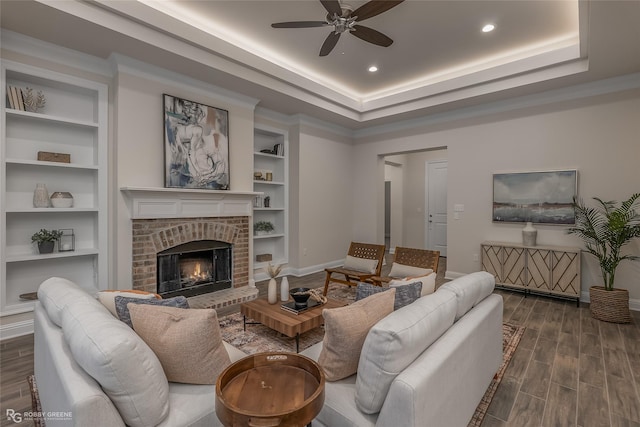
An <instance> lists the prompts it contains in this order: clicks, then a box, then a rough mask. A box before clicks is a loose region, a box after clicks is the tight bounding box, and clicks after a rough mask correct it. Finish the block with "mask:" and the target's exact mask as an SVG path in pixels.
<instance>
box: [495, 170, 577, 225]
mask: <svg viewBox="0 0 640 427" xmlns="http://www.w3.org/2000/svg"><path fill="white" fill-rule="evenodd" d="M577 191H578V171H577V170H561V171H542V172H516V173H495V174H493V221H494V222H533V223H538V224H575V211H574V209H573V206H572V203H573V197H574V196H576V195H577Z"/></svg>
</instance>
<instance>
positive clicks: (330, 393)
mask: <svg viewBox="0 0 640 427" xmlns="http://www.w3.org/2000/svg"><path fill="white" fill-rule="evenodd" d="M494 286H495V279H494V277H493V276H492V275H491V274H489V273H486V272H478V273H472V274H469V275H466V276H464V277H461V278H459V279H456V280H453V281H451V282H449V283H447V284H445V285H443V286H441V287H440V288H439V289H438V290H437V291H436V292H434V293H433V294H430V295H426V296H423V297H421V298H419V299H418V300H416V301H415V302H413V303H411V304H409V305H407V306H405V307H403V308H401V309H399V310H397V311H395V312H393V313H391V314H390V315H388V316H387V317H385V318H384V319H382V320H380V321H379V322H378V323H377V324H376V325H374V326H373V328H372V329H371V330H370V331H369V333H368V335H367V338H366V339H365V343H364V346H363V349H362V353H361V356H360V360H359V363H358V373H357V374H356V375H352V376H350V377H348V378H345V379H342V380H339V381H335V382H327V383H326V388H325V402H324V407H323V409H322V411H321V412H320V414H319V415H318V416H317V418H316V419H315V420H314V423H313V425H314V427H318V426H325V427H347V426H348V427H367V426H379V427H388V426H402V427H428V426H433V427H442V426H447V427H458V426H459V427H464V426H466V425H467V424H468V423H469V421H470V420H471V417H472V416H473V413H474V411H475V409H476V407H477V406H478V404H479V403H480V400H481V399H482V396H483V395H484V393H485V391H486V390H487V388H488V387H489V385H490V383H491V380H492V378H493V376H494V374H495V373H496V371H497V370H498V368H499V367H500V364H501V362H502V297H501V296H500V295H497V294H493V289H494ZM321 349H322V343H318V344H316V345H314V346H312V347H310V348H308V349H306V350H305V351H303V352H302V354H304V355H306V356H308V357H311V358H312V359H314V360H317V359H318V356H319V355H320V351H321Z"/></svg>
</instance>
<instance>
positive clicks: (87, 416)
mask: <svg viewBox="0 0 640 427" xmlns="http://www.w3.org/2000/svg"><path fill="white" fill-rule="evenodd" d="M95 292H97V291H96V290H95V289H87V290H83V289H81V288H79V287H78V286H77V285H75V284H74V283H72V282H70V281H68V280H66V279H60V278H51V279H48V280H47V281H45V282H44V283H43V284H42V285H41V286H40V288H39V290H38V300H39V301H38V302H36V307H35V333H34V351H35V355H34V365H35V366H34V369H35V377H36V384H37V385H38V390H39V395H40V402H41V405H42V411H43V412H44V413H45V414H46V413H51V412H54V413H56V416H55V417H49V418H47V419H45V422H46V425H47V427H51V426H96V425H99V426H101V427H111V426H125V425H130V426H134V425H137V426H145V427H146V426H152V425H159V426H167V427H169V426H202V427H216V426H222V424H221V423H220V421H219V420H218V417H217V416H216V414H215V385H190V384H178V383H170V382H168V381H167V379H166V377H165V376H164V372H163V371H162V366H161V365H160V364H159V361H157V359H155V357H154V356H150V355H149V352H150V351H151V350H150V349H149V348H148V346H146V344H144V342H143V341H142V340H141V339H140V338H139V337H138V336H137V335H136V334H135V332H133V330H132V329H131V328H129V326H127V325H125V324H124V323H123V322H121V321H119V320H118V319H116V318H115V317H114V316H113V315H112V314H111V313H110V312H109V311H108V310H107V309H106V308H105V307H104V306H103V305H102V304H101V303H100V302H98V300H96V299H95V297H94V295H92V294H95ZM63 326H64V329H63ZM65 329H66V330H65ZM65 333H66V335H67V336H66V337H65ZM97 337H99V338H100V339H99V341H101V345H100V347H99V348H98V347H96V346H95V345H93V344H95V341H98V340H97V339H96V338H97ZM224 344H225V347H226V349H227V352H228V353H229V357H230V359H231V361H232V362H234V361H236V360H239V359H241V358H243V357H245V356H246V354H245V353H244V352H242V351H240V350H238V349H237V348H235V347H233V346H231V345H229V344H227V343H224ZM154 359H155V360H154ZM87 370H90V371H92V374H93V375H98V376H100V377H101V378H102V381H101V383H102V384H103V387H101V385H100V384H99V383H98V382H97V381H96V380H95V379H94V377H92V376H91V375H89V374H88V373H87ZM105 389H109V392H106V391H105ZM114 396H115V397H114ZM114 400H115V401H117V402H118V403H117V405H116V404H114ZM67 414H68V415H70V416H68V415H67ZM122 414H126V415H122ZM123 418H124V419H123ZM125 419H126V420H127V421H126V422H125Z"/></svg>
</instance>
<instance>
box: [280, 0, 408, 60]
mask: <svg viewBox="0 0 640 427" xmlns="http://www.w3.org/2000/svg"><path fill="white" fill-rule="evenodd" d="M403 1H404V0H396V1H378V0H371V1H369V2H368V3H365V4H363V5H362V6H360V7H359V8H357V9H356V10H353V8H352V7H351V6H348V5H341V4H340V2H339V1H337V0H320V3H322V5H323V6H324V8H325V9H326V10H327V17H326V21H293V22H277V23H274V24H271V27H273V28H313V27H328V26H333V31H332V32H331V33H329V35H328V36H327V38H326V39H325V40H324V43H323V44H322V47H321V48H320V56H327V55H328V54H329V53H331V51H332V50H333V48H334V47H336V44H337V43H338V40H339V39H340V35H342V33H345V32H348V33H350V34H353V35H354V36H356V37H358V38H359V39H360V40H364V41H366V42H368V43H372V44H375V45H377V46H382V47H389V46H391V44H392V43H393V40H392V39H390V38H389V37H387V36H386V35H384V34H382V33H381V32H380V31H377V30H374V29H373V28H369V27H365V26H364V25H358V24H357V22H360V21H364V20H365V19H369V18H373V17H374V16H377V15H380V14H381V13H383V12H386V11H388V10H389V9H391V8H393V7H395V6H397V5H399V4H400V3H402V2H403Z"/></svg>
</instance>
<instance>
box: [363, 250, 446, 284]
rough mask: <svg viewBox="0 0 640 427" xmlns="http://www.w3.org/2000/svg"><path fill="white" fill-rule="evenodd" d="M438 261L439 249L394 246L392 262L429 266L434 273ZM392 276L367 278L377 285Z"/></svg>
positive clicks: (421, 266)
mask: <svg viewBox="0 0 640 427" xmlns="http://www.w3.org/2000/svg"><path fill="white" fill-rule="evenodd" d="M439 261H440V251H430V250H428V249H415V248H402V247H400V246H397V247H396V251H395V254H394V256H393V262H396V263H398V264H403V265H410V266H412V267H419V268H430V269H432V270H433V272H434V273H437V272H438V262H439ZM393 279H394V277H389V276H373V277H371V278H369V280H370V281H371V282H373V283H374V284H376V285H378V286H382V284H384V283H389V282H390V281H392V280H393Z"/></svg>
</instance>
